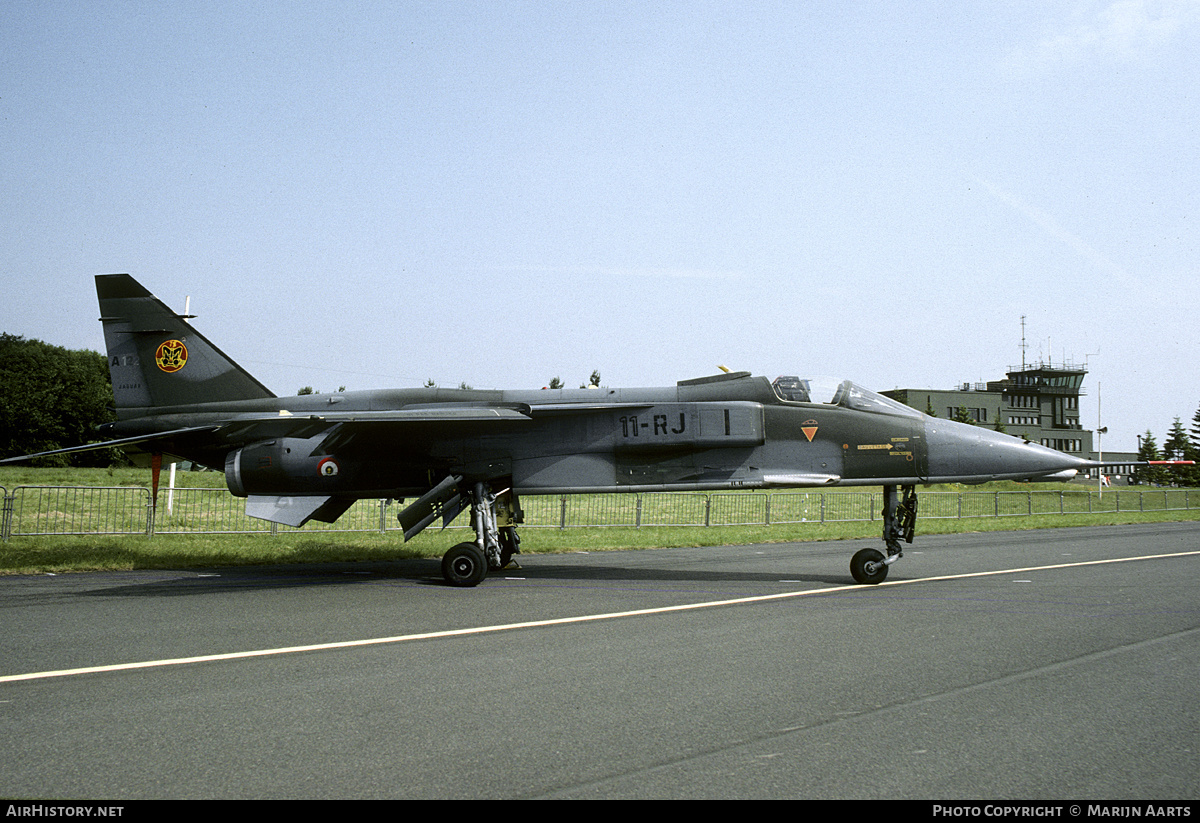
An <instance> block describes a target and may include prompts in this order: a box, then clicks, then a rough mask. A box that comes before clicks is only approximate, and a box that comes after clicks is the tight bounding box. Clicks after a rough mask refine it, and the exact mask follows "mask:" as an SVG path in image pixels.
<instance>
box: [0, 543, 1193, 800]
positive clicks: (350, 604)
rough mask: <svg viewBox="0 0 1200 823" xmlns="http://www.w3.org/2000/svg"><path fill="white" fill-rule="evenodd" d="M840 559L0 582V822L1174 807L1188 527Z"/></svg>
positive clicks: (619, 558)
mask: <svg viewBox="0 0 1200 823" xmlns="http://www.w3.org/2000/svg"><path fill="white" fill-rule="evenodd" d="M264 539H267V538H264ZM526 539H527V540H528V541H530V542H532V543H536V539H537V534H536V531H535V530H528V531H527V533H526ZM859 544H864V545H865V543H864V542H863V541H853V542H849V541H846V542H828V543H789V544H772V545H757V546H729V547H715V548H714V547H707V548H690V549H658V550H649V551H636V552H604V553H592V554H562V555H525V556H522V558H521V559H522V562H523V565H524V569H522V570H520V571H513V572H505V573H500V574H495V575H493V576H492V577H489V578H488V579H487V580H486V581H485V582H484V583H483V584H482V585H481V586H479V587H478V588H476V589H453V588H449V587H447V586H445V585H443V584H442V583H441V581H440V573H439V570H438V563H437V561H434V560H431V561H406V562H394V563H382V564H365V563H364V564H344V565H322V566H274V567H258V568H242V569H213V570H211V571H208V572H196V571H180V572H170V571H146V572H124V573H103V574H73V575H59V576H49V575H41V576H23V577H8V578H0V762H2V763H3V766H4V767H3V769H0V797H9V798H13V797H37V798H76V799H78V798H106V799H126V798H194V797H198V798H203V797H214V798H307V797H311V798H325V797H332V798H358V797H362V798H375V797H379V798H388V797H478V798H490V797H563V798H586V797H720V798H734V797H806V798H813V797H832V798H860V797H861V798H926V799H940V800H949V799H1001V798H1022V799H1037V798H1048V799H1061V800H1070V799H1081V800H1087V799H1092V798H1106V799H1120V798H1129V799H1139V798H1140V799H1195V798H1197V797H1200V699H1198V698H1200V680H1198V677H1197V675H1200V596H1198V595H1200V582H1198V581H1200V523H1161V524H1146V525H1136V526H1114V527H1097V528H1075V529H1053V530H1041V531H1025V532H992V533H983V534H967V535H948V536H919V537H918V540H917V542H916V543H915V544H914V545H913V547H911V548H910V549H909V550H908V551H906V553H905V558H904V559H903V560H902V561H900V562H899V563H898V564H897V565H895V566H894V567H893V568H892V570H891V573H890V575H889V579H888V583H886V584H884V585H882V586H878V587H856V586H853V585H852V582H851V580H850V577H849V573H848V562H849V557H850V555H851V554H852V552H853V550H854V549H855V548H858V547H859Z"/></svg>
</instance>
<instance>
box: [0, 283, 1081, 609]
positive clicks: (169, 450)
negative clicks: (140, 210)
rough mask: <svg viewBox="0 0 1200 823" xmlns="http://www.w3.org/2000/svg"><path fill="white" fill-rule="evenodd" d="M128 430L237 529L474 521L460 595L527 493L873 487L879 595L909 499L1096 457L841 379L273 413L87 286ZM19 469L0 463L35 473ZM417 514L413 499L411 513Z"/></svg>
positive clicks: (869, 577) (113, 287)
mask: <svg viewBox="0 0 1200 823" xmlns="http://www.w3.org/2000/svg"><path fill="white" fill-rule="evenodd" d="M96 292H97V295H98V297H99V300H100V314H101V318H100V320H101V322H102V323H103V324H104V340H105V345H106V347H107V349H108V363H109V368H110V371H111V375H112V386H113V395H114V399H115V403H116V413H117V418H118V419H117V420H116V422H113V423H108V424H105V425H104V426H102V427H101V432H102V434H104V435H106V436H108V437H110V438H112V439H110V440H108V441H107V442H104V443H100V444H96V445H92V446H84V447H77V448H74V449H61V450H57V451H54V452H45V453H43V454H59V453H64V452H68V451H81V450H84V449H89V448H107V447H110V446H117V447H120V448H122V449H124V450H125V451H126V452H127V453H129V454H130V455H131V457H133V458H134V460H135V462H138V463H141V464H149V465H151V466H153V468H154V472H155V488H156V489H157V473H158V470H159V468H160V467H161V465H162V463H163V462H164V461H165V462H172V461H178V460H190V461H193V462H195V463H199V464H201V465H203V466H208V467H210V468H213V469H216V470H220V471H224V472H225V478H226V482H227V484H228V486H229V491H230V492H232V493H233V494H234V495H237V496H238V497H244V498H246V513H247V514H249V515H251V516H253V517H257V518H261V519H264V520H269V521H273V522H275V523H282V524H286V525H289V526H297V527H298V526H301V525H303V524H304V523H306V522H308V521H309V520H313V519H315V520H320V521H323V522H328V523H332V522H334V521H335V520H337V519H338V517H340V516H341V515H342V514H343V513H344V512H345V511H346V510H347V509H348V508H349V507H350V506H351V505H352V504H353V503H354V501H356V500H359V499H364V498H374V499H379V498H399V499H407V500H412V502H411V503H409V505H407V506H406V507H405V508H404V509H403V510H402V512H401V513H400V515H399V519H400V523H401V526H402V527H403V531H404V537H405V539H406V540H408V539H410V538H412V537H413V536H414V535H416V534H418V533H419V532H421V531H422V530H423V529H424V528H425V527H426V526H428V525H430V524H431V523H433V522H434V521H435V520H437V519H439V518H440V519H441V520H442V522H443V527H444V526H445V525H447V524H449V523H450V521H452V520H453V519H454V518H455V517H456V516H457V515H458V514H459V513H460V512H462V511H463V510H464V509H466V508H467V507H470V510H471V523H472V527H473V528H474V531H475V540H474V542H467V543H461V544H459V545H457V546H455V547H454V548H452V549H450V550H449V551H448V552H447V553H446V554H445V556H444V557H443V559H442V573H443V576H444V577H445V579H446V581H447V582H448V583H450V584H451V585H455V586H474V585H477V584H478V583H480V582H481V581H482V580H483V579H484V578H485V577H486V575H487V573H488V571H489V569H499V568H503V567H504V566H505V565H507V563H508V562H509V561H510V560H511V558H512V555H513V554H514V553H517V552H518V551H519V538H518V536H517V533H516V526H517V524H519V523H520V522H521V510H520V504H519V495H520V494H587V493H594V492H652V491H654V492H657V491H712V490H731V489H766V488H781V487H799V488H806V487H828V486H882V487H883V491H884V506H883V517H882V520H883V541H884V547H883V548H884V551H879V550H877V549H873V548H866V549H862V550H861V551H859V552H857V553H856V554H855V555H854V557H853V558H852V560H851V562H850V570H851V574H852V576H853V577H854V579H855V580H856V581H858V582H860V583H879V582H881V581H883V580H884V578H886V577H887V573H888V569H889V568H890V566H891V565H892V564H893V563H894V562H895V561H896V560H898V559H899V558H900V557H901V556H902V551H901V549H902V542H901V541H905V542H908V543H911V542H912V539H913V533H914V526H915V523H916V517H917V495H916V486H918V485H920V484H928V483H957V482H962V483H982V482H986V481H989V480H1045V479H1052V480H1065V479H1069V478H1070V477H1071V476H1073V475H1074V474H1075V473H1076V471H1077V470H1079V469H1082V468H1087V467H1091V466H1094V465H1097V464H1095V463H1093V462H1091V461H1088V460H1083V459H1080V458H1077V457H1072V456H1070V455H1067V454H1064V453H1062V452H1058V451H1055V450H1053V449H1049V448H1045V447H1043V446H1039V445H1034V444H1032V443H1026V442H1023V441H1022V440H1020V439H1019V438H1016V437H1011V436H1009V435H1007V434H1001V433H997V432H991V431H987V430H985V429H981V428H978V427H975V426H971V425H968V424H964V423H956V422H954V421H950V420H941V419H938V418H933V417H929V416H927V415H925V414H922V413H921V412H918V411H916V410H915V409H912V408H909V407H908V406H905V405H903V404H901V403H898V402H896V401H894V400H891V399H889V398H887V397H884V396H882V395H879V394H876V393H874V392H872V391H868V390H867V389H864V388H863V387H861V386H859V385H857V384H855V383H852V382H850V381H848V380H845V381H831V382H828V383H822V382H820V381H817V380H812V379H801V378H799V377H779V378H777V379H776V380H774V381H771V380H768V379H767V378H765V377H754V376H752V375H751V374H750V372H732V373H724V374H717V375H714V376H711V377H701V378H698V379H694V380H682V381H680V382H679V383H677V384H676V385H675V386H669V387H664V388H646V389H609V388H604V389H599V390H594V389H593V390H586V389H584V390H566V389H554V390H540V391H538V390H527V391H507V390H505V391H499V390H486V391H484V390H472V389H440V388H420V389H395V390H380V391H363V392H345V393H338V394H335V395H307V396H296V397H276V396H275V395H274V394H272V393H271V392H270V391H269V390H268V389H267V388H266V387H265V386H263V384H262V383H260V382H259V381H258V380H256V379H254V378H253V377H252V376H250V374H249V373H247V372H246V371H245V370H244V369H242V368H241V367H240V366H238V365H237V364H236V363H234V362H233V360H231V359H230V358H229V357H228V356H226V355H225V354H224V353H223V352H222V351H221V350H220V349H218V348H217V347H216V346H215V345H213V344H212V343H210V342H209V341H208V339H206V338H205V337H204V336H203V335H202V334H200V333H199V332H197V331H196V330H195V329H194V328H192V326H191V325H190V324H189V323H188V322H187V321H188V319H189V316H185V315H180V314H177V313H175V312H174V311H172V310H171V309H169V308H168V307H167V306H166V305H165V304H164V303H162V302H161V301H160V300H158V299H157V298H156V297H154V295H152V294H151V293H150V292H149V291H147V290H146V289H145V288H143V287H142V286H141V285H140V284H139V283H138V282H137V281H135V280H134V279H133V278H132V277H130V276H129V275H127V274H107V275H99V276H97V277H96ZM35 456H40V455H25V456H23V457H20V458H9V459H8V460H5V461H0V462H12V461H14V460H20V459H29V458H30V457H35ZM413 498H415V500H414V499H413Z"/></svg>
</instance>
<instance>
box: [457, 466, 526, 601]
mask: <svg viewBox="0 0 1200 823" xmlns="http://www.w3.org/2000/svg"><path fill="white" fill-rule="evenodd" d="M460 488H461V487H460ZM468 494H469V496H470V498H471V527H472V528H473V529H475V541H474V542H473V543H459V544H458V545H457V546H455V547H454V548H452V549H451V550H450V551H448V552H446V554H445V555H443V556H442V577H443V578H445V580H446V582H447V583H449V584H450V585H451V586H478V585H479V584H480V583H481V582H483V578H485V577H487V573H488V570H489V569H496V570H498V569H503V568H504V567H505V566H507V565H508V564H509V562H510V561H511V560H512V556H513V555H514V554H518V553H519V552H520V551H521V549H520V545H521V538H520V537H519V536H518V535H517V527H516V525H514V524H515V523H516V522H517V521H518V520H519V515H518V514H517V506H516V494H515V493H514V492H513V491H512V490H511V489H508V490H505V491H502V492H500V494H499V495H496V494H492V490H491V488H489V486H488V484H487V483H482V482H480V483H476V484H475V485H474V487H473V488H472V489H471V491H470V492H469V493H468Z"/></svg>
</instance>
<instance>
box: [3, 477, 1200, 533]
mask: <svg viewBox="0 0 1200 823" xmlns="http://www.w3.org/2000/svg"><path fill="white" fill-rule="evenodd" d="M882 497H883V496H882V494H879V493H868V492H854V491H837V492H830V491H825V492H770V493H767V492H720V493H711V494H696V493H674V492H654V493H645V494H589V495H529V496H522V497H521V508H522V509H523V510H524V513H525V524H524V525H525V527H526V528H558V529H569V528H581V527H589V528H592V527H597V526H601V527H603V526H626V527H632V528H641V527H643V526H713V527H717V526H750V525H755V526H770V525H782V524H789V523H835V522H850V521H870V520H876V519H878V518H879V510H880V507H881V506H882V503H883V501H882ZM0 501H2V503H0V537H2V538H3V539H4V540H8V539H9V537H14V536H16V537H29V536H37V535H68V534H87V535H117V534H144V535H154V534H253V533H260V534H277V533H279V532H280V531H285V532H288V531H296V529H293V528H291V527H290V526H279V525H277V524H274V523H268V522H266V521H263V520H256V519H255V518H252V517H247V516H246V513H245V505H244V503H243V501H242V500H240V499H239V498H236V497H234V496H233V495H231V494H230V493H229V492H228V491H226V490H225V489H173V490H170V491H164V492H163V493H162V494H160V499H159V503H158V508H157V510H156V509H155V508H154V506H153V504H152V501H151V494H150V490H149V489H146V488H142V487H139V486H119V487H96V486H17V487H16V488H14V489H13V490H12V491H11V493H10V492H8V491H7V490H5V489H4V488H3V487H0ZM1191 504H1192V497H1191V490H1190V489H1148V490H1138V491H1131V490H1122V491H1117V490H1112V491H1106V492H1103V493H1100V492H1096V491H1088V490H1076V489H1063V490H1061V491H1027V492H1012V491H996V492H923V493H921V495H920V506H921V508H920V516H921V517H922V518H941V519H946V518H972V517H1028V516H1032V515H1047V514H1088V513H1100V512H1123V511H1165V510H1178V509H1190V508H1192V505H1191ZM402 508H403V506H402V505H401V504H399V503H397V502H396V501H394V500H360V501H358V502H357V503H355V504H354V505H353V506H351V507H350V509H349V510H348V511H347V512H346V513H345V514H343V515H342V516H341V517H340V518H339V519H338V521H337V522H336V523H317V522H313V523H309V524H307V525H305V526H304V527H303V531H307V532H367V531H370V532H381V533H382V532H388V531H398V530H399V528H400V527H399V524H398V523H397V521H396V515H397V514H399V513H400V511H401V509H402ZM451 526H452V527H454V528H464V529H465V528H469V527H470V519H469V512H464V513H463V514H462V515H460V516H459V518H458V519H457V520H456V521H455V522H454V523H453V524H451Z"/></svg>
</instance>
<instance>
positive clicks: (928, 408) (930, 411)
mask: <svg viewBox="0 0 1200 823" xmlns="http://www.w3.org/2000/svg"><path fill="white" fill-rule="evenodd" d="M925 413H926V414H927V415H929V416H930V417H937V416H938V413H937V412H936V411H935V410H934V408H933V398H932V397H926V398H925Z"/></svg>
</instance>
